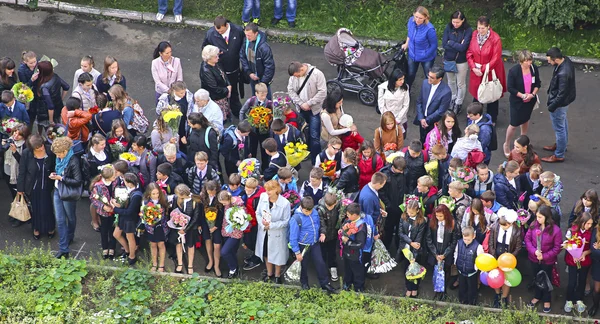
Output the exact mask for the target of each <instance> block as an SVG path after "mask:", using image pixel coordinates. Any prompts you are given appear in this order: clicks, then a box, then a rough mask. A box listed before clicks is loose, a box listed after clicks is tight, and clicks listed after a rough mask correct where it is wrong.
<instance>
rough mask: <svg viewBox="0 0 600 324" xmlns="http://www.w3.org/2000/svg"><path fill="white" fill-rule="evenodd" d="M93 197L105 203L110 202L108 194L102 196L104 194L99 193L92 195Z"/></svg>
mask: <svg viewBox="0 0 600 324" xmlns="http://www.w3.org/2000/svg"><path fill="white" fill-rule="evenodd" d="M92 198H94V199H96V200H98V201H100V202H102V203H103V204H105V205H108V203H109V201H108V198H107V197H106V196H102V195H99V194H94V195H93V196H92Z"/></svg>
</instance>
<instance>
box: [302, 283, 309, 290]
mask: <svg viewBox="0 0 600 324" xmlns="http://www.w3.org/2000/svg"><path fill="white" fill-rule="evenodd" d="M309 289H310V286H309V285H308V284H302V290H309Z"/></svg>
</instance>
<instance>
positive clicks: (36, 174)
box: [17, 134, 56, 240]
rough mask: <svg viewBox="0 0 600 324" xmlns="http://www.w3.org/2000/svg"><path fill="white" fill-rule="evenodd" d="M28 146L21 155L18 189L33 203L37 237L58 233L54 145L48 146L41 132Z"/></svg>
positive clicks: (34, 235) (32, 216)
mask: <svg viewBox="0 0 600 324" xmlns="http://www.w3.org/2000/svg"><path fill="white" fill-rule="evenodd" d="M28 143H29V145H28V148H26V149H25V150H24V151H23V154H22V155H21V163H20V164H19V178H18V181H17V192H18V194H19V195H23V194H25V195H26V196H27V198H28V199H29V201H30V202H31V226H32V227H33V237H34V238H35V239H36V240H38V239H39V238H40V235H41V233H44V234H48V238H52V237H53V236H54V228H55V227H56V221H55V219H54V208H53V207H52V206H53V205H52V189H54V181H53V180H50V178H49V176H50V173H52V172H54V166H55V163H56V156H55V155H54V153H52V151H51V150H50V146H46V145H44V139H43V138H42V137H41V136H40V135H39V134H34V135H31V136H30V137H29V139H28Z"/></svg>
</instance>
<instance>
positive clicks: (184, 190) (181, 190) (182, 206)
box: [169, 184, 202, 274]
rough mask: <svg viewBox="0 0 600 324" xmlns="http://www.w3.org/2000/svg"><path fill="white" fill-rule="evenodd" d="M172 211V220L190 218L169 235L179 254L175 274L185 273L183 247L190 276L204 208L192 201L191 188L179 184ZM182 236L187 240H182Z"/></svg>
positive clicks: (192, 270)
mask: <svg viewBox="0 0 600 324" xmlns="http://www.w3.org/2000/svg"><path fill="white" fill-rule="evenodd" d="M171 209H172V211H171V214H170V215H171V220H173V219H174V218H176V217H177V216H176V215H177V214H183V215H185V216H187V217H189V221H188V222H187V223H186V224H185V226H182V227H181V228H178V229H176V230H173V231H171V233H170V234H169V241H171V242H174V243H175V244H176V252H177V268H175V273H183V248H184V247H183V246H184V245H185V248H186V249H187V250H186V251H187V260H188V267H187V272H188V274H193V273H194V252H195V250H196V248H195V246H196V242H198V232H201V231H202V228H201V227H200V226H199V224H198V220H199V219H200V213H201V210H202V206H200V204H197V203H196V202H195V201H193V200H192V192H191V191H190V188H189V187H188V186H186V185H184V184H179V185H177V187H175V196H174V198H173V206H172V208H171ZM182 236H183V237H184V238H185V239H182Z"/></svg>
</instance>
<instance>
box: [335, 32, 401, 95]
mask: <svg viewBox="0 0 600 324" xmlns="http://www.w3.org/2000/svg"><path fill="white" fill-rule="evenodd" d="M402 44H403V43H398V44H396V45H395V46H394V47H392V48H390V49H388V50H387V51H385V52H381V53H379V52H377V51H375V50H372V49H370V48H365V47H363V45H362V44H361V43H360V42H359V41H358V40H356V38H354V36H352V32H351V31H350V30H348V29H346V28H340V29H339V30H338V31H337V33H336V34H335V35H334V36H333V37H331V39H330V40H329V42H328V43H327V45H325V57H326V58H327V61H328V62H329V64H331V65H334V66H337V70H338V75H337V77H336V78H335V79H332V80H329V81H327V89H328V90H331V89H333V88H336V87H339V88H341V89H343V90H346V91H350V92H353V93H357V94H358V100H360V102H361V103H362V104H363V105H367V106H376V105H377V86H378V85H380V84H381V83H383V82H385V81H386V80H387V77H388V72H387V69H388V68H389V66H390V65H392V64H390V63H392V62H393V63H394V64H395V67H398V68H401V69H403V71H404V72H406V64H407V60H406V56H405V54H404V51H403V50H402V48H401V46H402ZM390 53H394V55H393V56H392V57H386V56H387V55H389V54H390Z"/></svg>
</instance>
